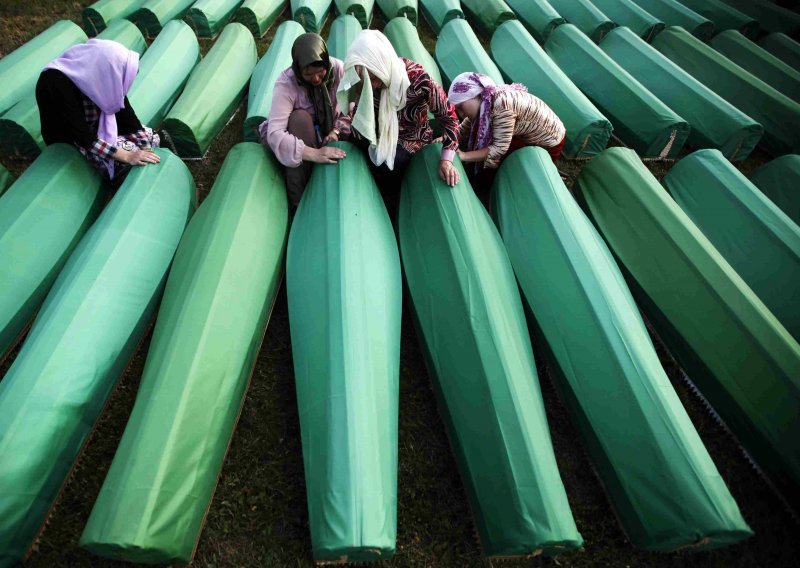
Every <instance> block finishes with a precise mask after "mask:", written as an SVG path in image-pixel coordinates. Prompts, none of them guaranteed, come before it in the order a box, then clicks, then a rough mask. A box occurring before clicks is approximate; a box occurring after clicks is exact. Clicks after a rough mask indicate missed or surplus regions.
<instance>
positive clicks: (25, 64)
mask: <svg viewBox="0 0 800 568" xmlns="http://www.w3.org/2000/svg"><path fill="white" fill-rule="evenodd" d="M86 39H87V38H86V34H85V33H83V30H82V29H81V28H79V27H78V26H77V25H75V24H73V23H72V22H70V21H69V20H59V21H58V22H56V23H55V24H53V25H52V26H50V27H49V28H47V29H46V30H45V31H43V32H42V33H40V34H39V35H37V36H36V37H35V38H33V39H32V40H30V41H29V42H27V43H25V44H23V45H21V46H20V47H18V48H17V49H15V50H14V51H12V52H11V53H9V54H8V55H6V56H4V57H3V58H2V59H0V85H3V88H2V89H0V115H1V114H3V113H4V112H6V111H7V110H8V109H10V108H11V107H12V106H14V105H15V104H16V103H17V102H19V101H20V100H21V99H22V98H23V97H25V96H26V95H28V93H32V92H33V91H34V89H35V87H36V81H38V80H39V73H41V71H42V68H43V67H44V66H45V65H47V64H48V63H50V62H51V61H52V60H53V59H55V58H56V57H58V56H59V55H61V54H62V53H64V52H65V51H66V50H67V49H69V48H70V47H72V46H73V45H76V44H78V43H83V42H84V41H86Z"/></svg>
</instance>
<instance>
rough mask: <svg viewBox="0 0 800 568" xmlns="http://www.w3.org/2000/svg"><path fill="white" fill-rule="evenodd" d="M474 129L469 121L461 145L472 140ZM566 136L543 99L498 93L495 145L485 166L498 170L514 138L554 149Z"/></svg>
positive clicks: (461, 133)
mask: <svg viewBox="0 0 800 568" xmlns="http://www.w3.org/2000/svg"><path fill="white" fill-rule="evenodd" d="M471 129H472V121H471V120H470V119H469V118H467V119H465V120H464V121H463V122H462V123H461V126H460V128H459V139H460V140H461V141H462V143H463V142H464V141H466V140H468V139H469V135H470V130H471ZM566 133H567V131H566V129H565V128H564V123H562V122H561V119H560V118H558V116H556V113H554V112H553V110H552V109H551V108H550V107H549V106H547V104H546V103H545V102H544V101H543V100H542V99H540V98H538V97H535V96H533V95H531V94H530V93H526V92H525V91H512V90H507V91H498V92H497V93H496V94H495V95H494V100H493V101H492V143H491V144H490V145H489V155H488V156H487V157H486V160H485V161H484V162H483V166H484V167H486V168H492V169H495V168H497V167H499V165H500V161H501V160H502V159H503V157H504V156H505V155H506V153H507V152H508V147H509V146H510V145H511V139H512V138H515V139H517V140H519V141H520V142H522V143H524V144H526V145H529V146H541V147H542V148H553V147H554V146H558V144H560V143H561V141H562V140H563V139H564V136H565V135H566Z"/></svg>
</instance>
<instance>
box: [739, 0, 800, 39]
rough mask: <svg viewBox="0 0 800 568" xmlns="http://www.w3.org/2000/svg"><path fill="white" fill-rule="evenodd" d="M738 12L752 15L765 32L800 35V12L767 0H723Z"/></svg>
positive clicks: (796, 36)
mask: <svg viewBox="0 0 800 568" xmlns="http://www.w3.org/2000/svg"><path fill="white" fill-rule="evenodd" d="M725 3H726V4H730V5H731V6H733V7H734V8H736V9H737V10H739V11H740V12H744V13H745V14H747V15H748V16H752V17H753V18H754V19H755V20H757V21H758V23H759V24H761V27H762V28H763V29H764V30H765V31H767V32H782V33H785V34H786V35H788V36H792V37H794V38H795V39H797V38H798V37H800V14H798V13H797V12H794V11H792V10H789V9H788V8H781V7H780V6H777V5H776V4H775V3H774V2H769V1H767V0H725Z"/></svg>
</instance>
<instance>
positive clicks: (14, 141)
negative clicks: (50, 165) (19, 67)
mask: <svg viewBox="0 0 800 568" xmlns="http://www.w3.org/2000/svg"><path fill="white" fill-rule="evenodd" d="M134 27H135V26H134ZM44 146H45V144H44V139H43V138H42V124H41V121H40V120H39V105H38V104H37V103H36V93H35V92H33V91H31V92H30V93H28V94H27V95H25V96H24V97H22V99H21V100H20V101H19V102H18V103H17V104H15V105H14V106H12V107H11V108H10V109H9V110H8V111H7V112H6V113H5V114H4V115H2V116H0V147H2V148H3V153H4V154H6V155H7V156H23V157H26V158H35V157H36V156H38V155H39V154H40V153H41V151H42V150H44Z"/></svg>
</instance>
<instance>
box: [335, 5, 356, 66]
mask: <svg viewBox="0 0 800 568" xmlns="http://www.w3.org/2000/svg"><path fill="white" fill-rule="evenodd" d="M360 31H361V24H360V23H359V22H358V20H357V19H356V18H355V16H351V15H350V14H342V15H341V16H338V17H337V18H336V19H335V20H333V23H332V24H331V29H330V32H329V34H328V42H327V43H328V53H330V54H331V56H333V57H336V58H337V59H341V60H342V61H344V56H345V55H347V50H348V49H349V48H350V44H351V43H353V40H354V39H356V36H357V35H358V34H359V32H360Z"/></svg>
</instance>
